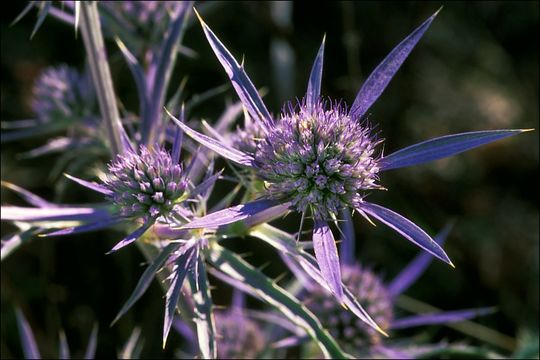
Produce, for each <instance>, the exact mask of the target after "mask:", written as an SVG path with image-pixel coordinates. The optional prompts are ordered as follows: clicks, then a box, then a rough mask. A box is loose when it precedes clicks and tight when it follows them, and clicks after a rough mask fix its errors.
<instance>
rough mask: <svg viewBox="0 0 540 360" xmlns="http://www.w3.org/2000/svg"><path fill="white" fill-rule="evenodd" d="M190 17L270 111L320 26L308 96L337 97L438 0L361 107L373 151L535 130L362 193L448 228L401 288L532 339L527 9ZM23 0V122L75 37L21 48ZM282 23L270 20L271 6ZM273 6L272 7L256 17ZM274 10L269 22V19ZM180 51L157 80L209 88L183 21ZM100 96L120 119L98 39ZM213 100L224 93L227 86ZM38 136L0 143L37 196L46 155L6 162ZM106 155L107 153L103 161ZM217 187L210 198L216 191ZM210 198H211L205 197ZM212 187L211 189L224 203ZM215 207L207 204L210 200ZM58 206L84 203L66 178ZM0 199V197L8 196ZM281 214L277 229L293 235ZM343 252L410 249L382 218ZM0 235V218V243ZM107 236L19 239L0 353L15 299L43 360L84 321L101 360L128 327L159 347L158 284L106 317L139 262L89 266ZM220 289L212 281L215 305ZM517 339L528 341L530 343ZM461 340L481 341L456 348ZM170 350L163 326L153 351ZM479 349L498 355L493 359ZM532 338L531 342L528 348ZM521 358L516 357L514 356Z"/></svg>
mask: <svg viewBox="0 0 540 360" xmlns="http://www.w3.org/2000/svg"><path fill="white" fill-rule="evenodd" d="M213 5H214V6H213V7H212V8H211V11H209V12H208V13H207V15H206V17H205V20H206V21H207V23H208V24H209V25H210V26H211V27H212V29H213V30H214V31H215V32H216V34H218V35H219V37H220V38H221V39H222V40H223V42H224V43H225V44H226V45H227V46H228V48H229V49H230V50H231V51H232V52H233V54H234V55H235V56H237V57H241V56H242V55H245V66H246V70H247V72H248V74H249V75H250V76H251V78H252V80H253V82H254V83H255V84H256V86H258V87H265V88H266V89H267V90H268V94H267V95H266V96H265V100H266V102H267V104H268V106H269V108H270V110H271V111H273V112H274V113H278V112H279V110H280V106H281V104H282V103H283V102H284V101H285V100H294V99H295V98H296V97H301V96H302V95H303V94H304V92H305V87H306V82H307V78H308V76H309V71H310V67H311V63H312V61H313V58H314V56H315V53H316V51H317V49H318V46H319V44H320V41H321V39H322V36H323V34H324V33H326V39H327V40H326V44H327V45H326V56H325V64H324V75H323V84H322V92H323V94H324V95H325V96H329V97H331V98H337V99H344V100H345V101H346V102H348V103H349V104H350V103H351V101H352V100H353V99H354V96H355V95H356V91H357V90H358V88H359V86H360V84H361V82H362V81H363V80H364V79H365V78H366V76H367V75H368V74H369V72H370V71H371V70H372V69H373V68H374V66H376V65H377V64H378V62H379V61H380V60H382V58H383V57H384V56H385V55H386V54H387V53H388V52H389V51H390V50H391V49H392V47H393V46H394V45H396V44H397V43H398V42H399V41H400V40H401V39H403V38H404V37H405V36H406V35H407V34H409V32H410V31H412V30H413V29H414V28H415V27H416V26H417V25H418V24H420V23H421V21H423V20H424V19H425V18H427V17H428V16H429V15H431V14H432V13H433V12H434V11H435V10H437V9H438V7H439V6H440V5H444V9H443V11H442V12H441V13H440V14H439V16H438V18H437V19H436V20H435V22H434V23H433V25H432V27H431V29H430V30H429V31H428V32H427V33H426V35H425V36H424V38H423V39H422V41H421V42H420V43H419V44H418V46H417V48H416V49H415V50H414V51H413V53H412V54H411V56H410V57H409V59H408V60H407V61H406V63H405V64H404V65H403V67H402V68H401V70H400V71H399V72H398V74H397V76H396V77H395V78H394V80H393V81H392V83H391V85H390V86H389V87H388V89H387V90H386V91H385V92H384V94H383V95H382V96H381V98H380V100H379V101H378V102H377V103H376V105H375V106H374V107H373V108H372V109H371V115H370V117H369V119H370V121H371V122H372V123H373V124H378V129H379V130H380V135H381V136H382V137H384V138H385V139H387V140H386V142H385V153H390V152H392V151H393V150H396V149H399V148H401V147H404V146H407V145H410V144H413V143H416V142H419V141H422V140H425V139H428V138H431V137H435V136H440V135H445V134H449V133H457V132H462V131H474V130H487V129H498V128H536V129H537V130H536V131H535V132H532V133H527V134H522V135H519V136H518V137H515V138H511V139H508V140H504V141H500V142H498V143H496V144H492V145H489V146H486V147H483V148H481V149H478V150H474V151H472V152H469V153H465V154H461V155H458V156H456V157H453V158H450V159H445V160H441V161H438V162H435V163H432V164H428V165H423V166H417V167H413V168H410V169H402V170H397V171H391V172H388V173H385V174H383V175H382V182H383V183H384V185H385V187H387V188H388V189H389V191H388V192H384V193H383V192H380V193H373V194H372V195H370V199H373V200H377V202H378V203H380V204H382V205H386V206H389V207H391V208H392V209H395V210H396V211H398V212H400V213H402V214H405V215H406V216H407V217H409V218H410V219H413V220H414V221H415V222H417V223H418V224H419V225H421V226H422V227H423V228H425V229H426V230H428V231H429V232H430V233H431V234H434V233H436V232H437V231H438V230H439V229H441V228H442V227H443V226H444V225H445V224H446V223H447V221H449V220H452V219H453V220H455V228H454V230H453V231H452V233H451V235H450V237H449V239H448V241H447V245H446V249H447V252H448V254H449V256H450V257H451V258H452V260H453V262H454V264H456V269H455V270H453V269H451V268H449V267H447V266H445V265H444V264H441V263H435V262H434V263H433V265H431V267H430V269H429V270H428V271H427V273H426V274H425V275H424V276H423V277H422V278H421V279H420V280H419V281H418V283H417V284H415V285H414V286H413V287H412V288H411V289H410V291H409V292H408V293H407V295H408V296H410V297H413V298H416V299H419V300H421V301H423V302H425V303H427V304H430V305H433V306H435V307H437V308H440V309H447V310H450V309H458V308H467V307H477V306H496V307H497V308H498V309H499V311H498V312H497V313H496V314H494V315H490V316H488V317H485V318H482V319H479V320H477V322H478V323H480V324H482V325H485V326H487V327H490V328H492V329H494V330H496V331H498V332H500V333H502V334H505V335H507V336H510V337H512V338H518V337H519V341H520V342H521V343H523V342H524V340H523V339H524V338H527V337H528V338H529V340H528V341H526V343H527V345H525V347H527V346H529V347H530V346H531V345H530V344H533V345H532V346H533V347H534V343H535V341H536V342H537V341H538V339H537V336H538V315H539V285H538V279H539V269H538V266H539V265H538V264H539V259H538V257H539V255H538V254H539V247H538V231H539V218H538V202H537V201H538V139H539V137H538V128H539V126H538V121H539V104H538V78H539V74H538V68H539V65H538V64H539V62H538V30H539V29H538V17H539V3H538V2H535V1H530V2H516V1H512V2H509V1H508V2H448V3H444V2H442V3H439V2H405V1H403V2H317V3H316V4H315V3H307V2H306V3H304V2H296V3H292V4H290V8H288V7H287V4H286V3H281V5H280V4H276V3H268V2H223V3H215V4H213ZM23 6H24V4H23V3H22V2H20V3H19V2H5V3H4V2H3V3H2V11H1V14H0V18H1V23H0V26H1V54H0V66H1V78H2V81H1V95H0V101H1V119H2V121H6V120H9V119H23V118H28V117H30V116H32V114H31V112H30V108H29V98H30V95H31V93H30V90H31V86H32V82H33V80H34V79H35V77H36V76H37V74H38V73H39V71H40V70H42V69H43V68H44V67H46V66H50V65H57V64H59V63H68V64H71V65H73V66H76V67H78V68H79V69H82V68H83V66H84V58H85V56H84V51H83V45H82V41H81V39H80V37H79V39H75V38H74V34H73V31H72V29H70V28H68V27H67V26H65V25H64V24H61V23H59V22H58V21H55V20H54V19H47V20H46V21H45V23H44V25H43V27H42V28H41V30H40V31H39V32H38V33H37V35H36V36H35V38H34V39H33V40H31V41H30V40H29V36H30V33H31V29H32V27H33V24H34V21H35V16H34V15H35V13H34V12H33V13H31V14H30V15H29V16H27V17H26V18H24V19H23V20H22V21H21V22H20V23H19V24H17V25H15V26H13V27H9V23H10V22H11V21H12V20H13V19H14V18H15V17H16V15H17V14H18V13H19V12H20V11H21V10H22V8H23ZM288 11H292V18H291V19H290V20H287V16H286V14H287V12H288ZM272 14H275V15H274V16H272ZM276 14H277V15H276ZM184 39H185V40H184V43H185V45H186V46H187V47H189V48H191V49H193V50H195V51H196V52H197V54H198V57H197V58H196V59H190V58H185V57H183V58H180V59H179V61H178V64H177V69H176V70H175V73H174V77H173V81H172V84H173V85H172V87H174V86H175V85H176V84H177V83H179V82H180V81H181V79H182V78H183V77H184V76H188V83H187V87H186V90H187V91H188V93H190V94H196V93H200V92H202V91H205V90H207V89H209V88H211V87H215V86H218V85H220V84H223V83H225V82H226V80H227V79H226V76H225V73H224V71H223V70H222V69H221V67H220V66H219V64H218V62H217V61H216V59H215V56H214V55H213V53H212V52H211V49H210V47H209V46H208V44H207V43H206V40H205V39H204V36H203V34H202V31H201V29H200V27H198V26H197V25H195V26H191V27H190V28H189V29H188V30H187V32H186V35H185V38H184ZM110 45H111V47H110V54H111V65H112V68H113V72H116V73H117V74H118V75H117V76H116V77H115V85H116V88H117V93H118V95H119V97H120V99H121V100H122V102H123V104H124V105H125V106H126V108H128V109H131V110H133V111H136V110H137V104H136V92H135V89H134V85H133V82H132V80H131V79H130V77H129V72H128V71H127V69H126V66H125V64H124V62H123V60H122V59H121V57H119V56H117V55H116V56H115V55H112V53H113V52H116V49H115V48H114V46H112V44H110ZM225 96H226V98H228V99H230V100H236V95H235V94H234V92H233V90H232V89H230V90H229V91H228V92H227V93H226V95H225ZM223 109H224V101H223V96H220V97H218V98H216V99H212V100H211V101H209V102H208V103H206V104H205V105H204V106H202V107H199V108H198V109H197V111H196V112H195V113H193V114H192V116H197V117H204V118H205V119H208V121H210V122H212V121H214V120H215V119H216V118H217V116H218V115H219V114H220V113H221V112H222V111H223ZM40 144H42V140H41V141H40V140H39V139H37V140H31V141H25V142H21V143H16V144H8V145H2V154H1V170H2V179H3V180H8V181H11V182H14V183H17V184H18V185H20V186H23V187H25V188H26V189H29V190H32V191H34V192H36V193H37V194H40V195H42V196H44V197H46V198H49V199H52V198H53V197H54V194H53V192H52V187H53V185H54V184H53V183H51V181H50V179H49V178H48V171H49V170H50V167H51V164H52V162H53V161H54V158H53V157H47V158H43V159H36V160H24V161H21V160H20V159H18V158H17V154H19V153H21V152H22V151H24V150H28V149H31V148H33V147H35V146H37V145H40ZM104 160H105V161H106V159H104ZM218 189H219V188H218ZM218 191H219V190H218ZM223 194H224V193H223ZM217 196H218V197H219V194H217ZM65 199H66V201H69V202H85V201H97V200H100V199H99V198H98V197H94V195H93V194H88V193H86V192H83V191H82V190H81V188H80V187H77V186H76V185H70V186H68V189H67V193H66V197H65ZM17 201H18V199H16V198H15V197H14V196H12V194H9V193H7V192H5V191H4V190H2V203H3V204H4V203H17ZM295 220H296V219H295V218H294V217H289V218H287V219H286V220H285V221H281V222H280V224H283V226H285V227H289V230H291V231H295V230H296V228H295V226H296V224H297V222H296V221H295ZM355 220H356V223H355V226H356V230H357V258H358V259H359V261H361V262H362V263H364V264H367V265H370V266H373V267H374V268H375V269H376V270H378V271H381V272H382V273H383V274H385V275H386V276H387V278H388V279H391V278H392V277H393V276H394V275H395V274H397V273H398V272H399V270H400V269H401V268H402V267H403V266H404V265H405V264H407V262H408V261H410V259H412V258H413V257H414V255H415V254H416V253H417V249H416V248H415V247H414V246H412V245H411V244H410V243H408V242H407V241H406V240H404V239H401V238H400V237H399V236H398V235H396V234H394V233H393V232H392V231H390V230H388V229H386V228H385V227H384V226H379V227H377V228H373V227H372V226H371V225H369V224H368V223H367V222H365V221H364V220H362V219H360V218H356V219H355ZM10 230H12V229H11V228H10V227H9V226H8V225H7V224H4V223H2V234H5V233H6V232H8V231H10ZM119 236H120V234H119V233H116V234H115V233H110V232H108V233H92V234H87V235H79V236H73V237H71V238H55V239H35V240H34V241H33V242H31V243H30V244H28V245H26V246H24V247H23V248H21V249H20V250H19V251H18V252H17V253H15V254H14V255H12V256H11V257H10V258H8V259H7V260H6V261H4V262H3V263H2V265H1V266H2V270H1V271H2V272H1V274H2V277H1V290H2V293H1V315H2V321H1V332H2V336H1V357H2V358H11V357H20V356H21V355H22V353H21V350H20V346H19V345H18V334H17V332H16V331H15V329H16V326H15V316H14V310H13V307H14V305H18V306H20V307H21V308H22V309H23V311H24V312H25V315H26V316H27V317H28V319H29V322H30V323H31V325H32V327H33V328H34V330H35V331H36V334H37V340H38V343H39V345H40V348H41V349H42V354H43V355H44V356H49V357H52V356H56V351H57V349H56V346H57V345H56V344H57V343H58V331H59V329H60V327H63V328H64V329H65V330H66V334H67V336H68V341H69V343H70V346H71V347H72V348H75V349H82V348H84V346H85V345H86V344H85V341H86V339H87V338H88V334H89V333H90V331H91V328H92V324H93V322H94V321H97V322H98V323H99V325H100V334H99V337H98V353H97V355H98V357H99V356H105V355H108V356H114V355H112V354H115V351H116V350H118V349H119V347H120V344H122V343H123V342H124V341H125V340H126V339H127V338H128V336H129V334H130V333H131V329H132V328H133V326H135V325H140V326H141V327H142V336H143V337H144V339H145V343H144V349H143V356H160V357H162V356H163V357H167V356H171V355H172V354H173V351H172V346H170V347H169V348H168V349H166V350H165V352H163V353H162V352H161V350H160V334H161V326H162V318H163V301H164V300H163V297H162V294H161V290H160V288H159V286H158V284H154V285H152V287H151V288H150V290H149V291H148V293H147V294H146V295H145V296H144V297H143V298H142V299H141V301H140V302H139V303H138V304H137V305H136V306H135V307H134V309H133V310H132V311H131V312H130V313H128V315H127V316H126V317H125V318H124V319H123V320H121V321H120V322H118V324H117V325H115V326H114V327H109V323H110V321H111V320H112V319H113V318H114V316H115V315H116V312H117V311H118V310H119V309H120V307H121V305H122V304H123V302H124V301H125V300H126V299H127V298H128V296H129V294H130V292H131V291H132V289H133V288H134V286H135V284H136V282H137V280H138V277H139V275H140V274H141V271H142V267H141V264H142V263H143V261H144V260H143V257H142V256H141V255H140V254H139V253H138V252H137V250H136V249H135V247H132V248H131V249H126V250H124V251H122V252H120V253H117V254H115V255H112V256H105V255H104V253H105V252H106V251H108V250H109V249H110V247H111V245H112V244H113V242H114V241H115V240H118V237H119ZM227 245H230V246H232V247H234V248H235V249H236V250H238V251H241V252H244V253H245V252H249V253H251V254H253V255H252V256H250V257H248V260H249V261H252V262H253V263H254V264H262V263H265V262H267V261H270V262H271V265H270V266H268V267H267V268H266V270H265V271H266V272H267V273H268V274H270V275H274V276H276V275H278V274H280V273H282V272H283V269H284V268H283V266H282V264H281V263H280V262H279V261H278V260H277V259H276V257H275V253H274V252H273V251H271V250H270V249H267V248H266V245H263V244H262V243H261V242H258V241H256V240H255V239H236V240H231V241H230V243H228V244H227ZM229 293H230V291H229V290H228V289H227V288H226V287H225V286H218V287H217V289H216V290H214V292H213V294H214V296H216V302H217V303H218V304H227V302H228V301H229ZM426 331H427V332H428V333H429V334H430V335H432V336H433V338H434V339H436V340H441V339H450V340H457V339H461V338H462V337H463V335H461V334H460V333H459V332H456V331H454V330H451V329H448V328H444V327H432V328H429V330H426ZM531 339H532V340H531ZM469 341H470V342H471V343H473V344H480V343H481V341H479V340H475V339H474V338H469ZM175 343H177V344H180V343H181V338H180V336H178V335H176V334H173V336H172V337H171V339H170V340H169V344H175ZM501 345H502V344H499V347H498V346H493V347H492V348H493V349H494V350H497V351H501V352H502V353H506V354H508V349H505V348H503V347H501ZM536 346H538V345H537V343H536ZM523 351H524V354H527V352H526V351H527V349H524V350H523Z"/></svg>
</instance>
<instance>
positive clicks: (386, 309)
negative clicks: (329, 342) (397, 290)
mask: <svg viewBox="0 0 540 360" xmlns="http://www.w3.org/2000/svg"><path fill="white" fill-rule="evenodd" d="M342 276H343V284H344V285H345V286H346V287H347V288H348V289H349V290H350V291H351V292H352V293H353V294H354V295H355V296H356V298H357V299H358V301H359V302H360V305H362V307H363V308H364V309H365V310H366V311H367V312H368V314H370V316H371V317H372V318H373V320H375V322H376V323H377V324H378V325H379V326H380V327H381V328H382V329H383V330H387V329H388V328H389V326H390V323H391V322H392V320H393V311H392V300H391V298H390V295H389V293H388V290H387V289H386V287H385V286H384V284H383V282H382V280H381V279H380V278H379V277H378V276H377V275H376V274H374V273H373V272H372V271H370V270H368V269H365V268H362V267H361V266H360V265H358V264H354V265H346V266H344V267H343V269H342ZM305 303H306V305H307V307H308V308H309V309H310V310H311V311H312V312H313V313H314V314H317V316H318V317H319V319H320V320H321V322H322V323H323V324H324V325H325V326H327V327H328V330H329V331H330V333H331V334H332V336H334V337H335V338H336V339H337V340H338V342H339V343H340V345H341V346H343V348H344V349H345V350H346V351H350V352H352V353H356V352H357V351H356V350H357V349H359V348H362V347H364V348H365V347H366V346H371V345H376V344H379V343H380V341H381V340H382V335H381V334H380V333H378V332H377V331H375V330H374V329H373V328H371V327H369V326H368V325H366V323H364V322H363V321H362V320H360V319H358V318H355V317H354V315H352V314H351V313H350V312H348V311H343V308H342V307H341V306H340V305H339V304H338V303H337V301H336V299H335V298H334V297H332V296H330V294H329V293H328V292H327V291H326V290H324V289H323V288H320V287H318V288H316V289H315V290H313V291H311V292H310V293H309V294H308V295H307V298H306V300H305Z"/></svg>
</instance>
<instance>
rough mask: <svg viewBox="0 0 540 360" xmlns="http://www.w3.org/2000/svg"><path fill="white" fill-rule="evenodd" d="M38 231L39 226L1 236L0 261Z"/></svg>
mask: <svg viewBox="0 0 540 360" xmlns="http://www.w3.org/2000/svg"><path fill="white" fill-rule="evenodd" d="M40 231H41V229H40V228H36V227H31V228H30V229H28V230H25V231H22V232H19V233H15V234H12V235H9V236H6V237H3V238H2V250H1V260H0V261H4V259H6V258H7V257H8V256H9V255H10V254H11V253H13V252H14V251H15V250H17V249H18V248H19V247H20V246H21V245H23V244H24V243H27V242H29V241H30V240H31V239H32V238H33V237H34V236H35V235H36V234H38V233H39V232H40Z"/></svg>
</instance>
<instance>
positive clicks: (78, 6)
mask: <svg viewBox="0 0 540 360" xmlns="http://www.w3.org/2000/svg"><path fill="white" fill-rule="evenodd" d="M74 11H75V20H74V22H75V24H74V26H75V38H76V37H77V33H78V31H79V22H80V19H81V3H80V2H78V1H75V9H74Z"/></svg>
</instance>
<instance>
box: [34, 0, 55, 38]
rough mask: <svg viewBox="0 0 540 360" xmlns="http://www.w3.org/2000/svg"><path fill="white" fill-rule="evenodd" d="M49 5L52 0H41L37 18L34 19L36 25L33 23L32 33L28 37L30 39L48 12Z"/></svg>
mask: <svg viewBox="0 0 540 360" xmlns="http://www.w3.org/2000/svg"><path fill="white" fill-rule="evenodd" d="M51 5H52V1H43V2H41V4H40V5H39V13H38V19H37V21H36V25H34V29H33V30H32V34H31V35H30V39H32V38H33V37H34V35H36V33H37V31H38V30H39V28H40V27H41V25H43V22H44V21H45V18H46V17H47V15H48V14H49V9H50V8H51Z"/></svg>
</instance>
